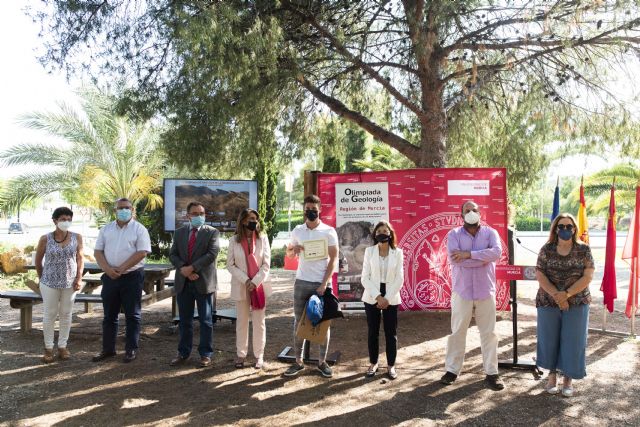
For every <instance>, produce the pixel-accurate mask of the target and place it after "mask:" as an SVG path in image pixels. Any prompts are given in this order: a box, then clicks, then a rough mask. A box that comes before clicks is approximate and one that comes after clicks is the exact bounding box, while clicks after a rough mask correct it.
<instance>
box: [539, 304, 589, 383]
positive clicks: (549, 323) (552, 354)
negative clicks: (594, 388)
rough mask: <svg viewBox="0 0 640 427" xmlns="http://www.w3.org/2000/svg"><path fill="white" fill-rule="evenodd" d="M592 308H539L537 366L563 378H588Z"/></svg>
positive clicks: (586, 305) (579, 306) (582, 305)
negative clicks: (588, 348)
mask: <svg viewBox="0 0 640 427" xmlns="http://www.w3.org/2000/svg"><path fill="white" fill-rule="evenodd" d="M588 326H589V305H588V304H580V305H572V306H570V307H569V310H567V311H562V310H560V309H559V308H558V307H538V346H537V360H536V364H537V365H538V366H539V367H541V368H544V369H549V370H551V371H554V370H559V371H562V373H563V375H565V376H567V377H569V378H573V379H581V378H584V377H585V376H586V375H587V371H586V360H585V358H586V352H587V329H588Z"/></svg>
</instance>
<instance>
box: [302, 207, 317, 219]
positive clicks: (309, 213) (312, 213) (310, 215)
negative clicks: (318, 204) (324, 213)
mask: <svg viewBox="0 0 640 427" xmlns="http://www.w3.org/2000/svg"><path fill="white" fill-rule="evenodd" d="M304 214H305V216H306V217H307V218H308V219H309V221H315V220H316V219H318V216H319V213H318V211H314V210H311V209H307V210H306V211H304Z"/></svg>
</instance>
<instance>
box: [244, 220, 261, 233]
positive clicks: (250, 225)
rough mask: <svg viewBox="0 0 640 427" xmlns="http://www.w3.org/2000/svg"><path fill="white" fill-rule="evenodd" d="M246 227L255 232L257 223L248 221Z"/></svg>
mask: <svg viewBox="0 0 640 427" xmlns="http://www.w3.org/2000/svg"><path fill="white" fill-rule="evenodd" d="M246 227H247V228H248V229H249V230H251V231H256V228H257V227H258V223H257V222H256V221H249V222H248V223H247V225H246Z"/></svg>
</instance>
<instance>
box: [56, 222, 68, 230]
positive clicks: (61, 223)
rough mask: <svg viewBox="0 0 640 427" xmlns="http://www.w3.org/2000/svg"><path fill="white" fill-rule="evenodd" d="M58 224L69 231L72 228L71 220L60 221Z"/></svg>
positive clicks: (61, 228)
mask: <svg viewBox="0 0 640 427" xmlns="http://www.w3.org/2000/svg"><path fill="white" fill-rule="evenodd" d="M56 225H57V226H58V228H59V229H60V230H62V231H67V230H69V229H70V228H71V221H58V224H56Z"/></svg>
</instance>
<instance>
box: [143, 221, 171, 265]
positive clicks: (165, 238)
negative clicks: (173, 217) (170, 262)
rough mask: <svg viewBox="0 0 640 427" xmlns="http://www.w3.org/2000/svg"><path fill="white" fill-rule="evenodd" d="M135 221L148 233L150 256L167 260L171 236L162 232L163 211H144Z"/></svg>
mask: <svg viewBox="0 0 640 427" xmlns="http://www.w3.org/2000/svg"><path fill="white" fill-rule="evenodd" d="M136 219H137V220H138V221H139V222H140V223H141V224H142V225H144V226H145V227H146V228H147V230H148V231H149V238H150V239H151V254H152V256H154V257H159V258H167V257H168V256H169V250H170V249H171V242H172V236H171V234H170V233H167V232H165V231H164V212H163V210H162V209H155V210H146V211H143V212H142V213H139V214H138V215H137V217H136Z"/></svg>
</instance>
